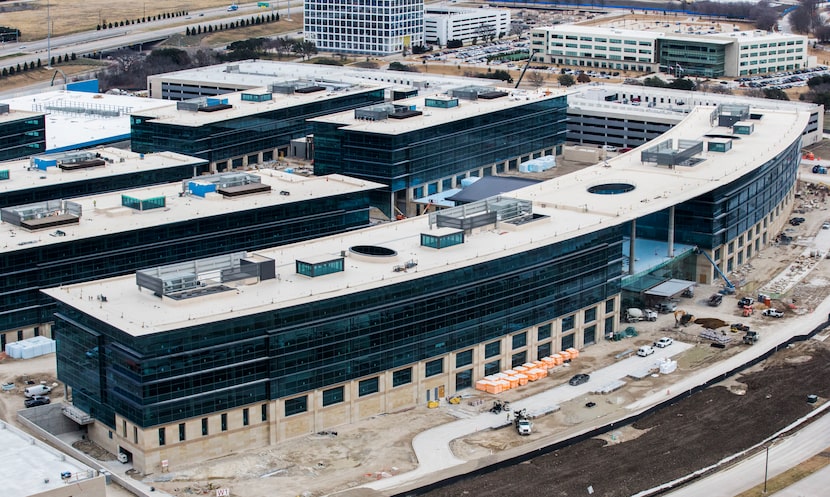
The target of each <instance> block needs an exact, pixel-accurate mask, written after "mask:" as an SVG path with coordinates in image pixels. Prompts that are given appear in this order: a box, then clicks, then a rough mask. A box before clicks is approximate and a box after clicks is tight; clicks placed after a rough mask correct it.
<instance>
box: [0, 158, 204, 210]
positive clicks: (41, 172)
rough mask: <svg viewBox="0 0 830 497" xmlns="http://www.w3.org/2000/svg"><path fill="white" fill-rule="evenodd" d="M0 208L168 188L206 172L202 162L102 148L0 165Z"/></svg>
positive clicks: (201, 160) (195, 159) (192, 159)
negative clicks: (164, 184)
mask: <svg viewBox="0 0 830 497" xmlns="http://www.w3.org/2000/svg"><path fill="white" fill-rule="evenodd" d="M0 171H1V172H0V176H5V180H4V181H0V208H2V207H10V206H14V205H24V204H31V203H35V202H43V201H45V200H55V199H62V198H71V197H83V196H87V195H95V194H98V193H106V192H114V191H118V190H126V189H129V188H138V187H141V186H150V185H158V184H163V183H172V182H175V181H181V180H183V179H187V178H193V177H195V176H200V175H202V174H204V173H207V172H208V171H209V169H208V164H207V161H206V160H203V159H197V158H195V157H188V156H186V155H181V154H176V153H173V152H161V153H157V154H146V155H143V154H137V153H134V152H130V151H129V150H123V149H120V148H110V147H102V148H95V149H89V150H76V151H74V152H60V153H57V154H45V155H35V156H33V157H31V158H30V159H22V160H17V161H9V162H5V163H2V164H0Z"/></svg>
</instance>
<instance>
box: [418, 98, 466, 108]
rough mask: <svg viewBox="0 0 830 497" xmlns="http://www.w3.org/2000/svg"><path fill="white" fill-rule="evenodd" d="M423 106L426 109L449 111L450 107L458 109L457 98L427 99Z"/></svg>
mask: <svg viewBox="0 0 830 497" xmlns="http://www.w3.org/2000/svg"><path fill="white" fill-rule="evenodd" d="M424 105H425V106H427V107H433V108H436V109H450V108H452V107H458V99H457V98H435V97H433V98H427V99H425V100H424Z"/></svg>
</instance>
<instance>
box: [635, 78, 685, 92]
mask: <svg viewBox="0 0 830 497" xmlns="http://www.w3.org/2000/svg"><path fill="white" fill-rule="evenodd" d="M646 86H648V85H646ZM667 87H668V88H673V89H675V90H687V91H693V90H694V89H695V83H694V81H692V80H690V79H688V78H676V79H675V80H674V81H672V82H671V83H669V84H668V85H667Z"/></svg>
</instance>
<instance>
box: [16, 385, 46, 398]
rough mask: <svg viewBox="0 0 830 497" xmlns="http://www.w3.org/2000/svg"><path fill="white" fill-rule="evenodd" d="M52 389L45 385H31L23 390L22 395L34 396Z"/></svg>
mask: <svg viewBox="0 0 830 497" xmlns="http://www.w3.org/2000/svg"><path fill="white" fill-rule="evenodd" d="M51 391H52V387H50V386H47V385H32V386H30V387H26V388H25V389H24V390H23V395H25V396H26V397H34V396H35V395H46V394H48V393H49V392H51Z"/></svg>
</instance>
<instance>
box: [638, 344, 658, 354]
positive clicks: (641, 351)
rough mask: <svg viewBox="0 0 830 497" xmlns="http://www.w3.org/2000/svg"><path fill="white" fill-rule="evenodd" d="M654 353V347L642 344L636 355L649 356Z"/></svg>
mask: <svg viewBox="0 0 830 497" xmlns="http://www.w3.org/2000/svg"><path fill="white" fill-rule="evenodd" d="M653 353H654V347H652V346H651V345H643V346H642V347H640V348H639V349H637V355H638V356H640V357H646V356H650V355H651V354H653Z"/></svg>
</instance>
